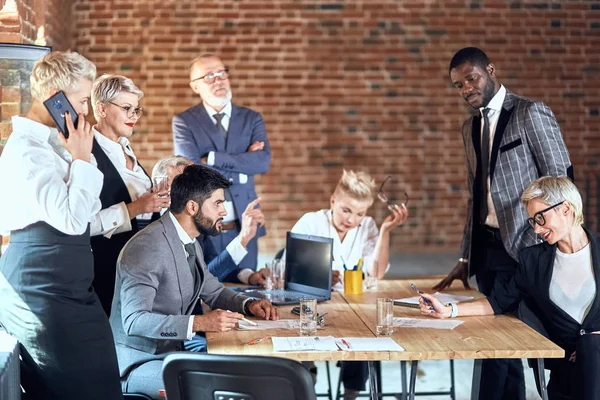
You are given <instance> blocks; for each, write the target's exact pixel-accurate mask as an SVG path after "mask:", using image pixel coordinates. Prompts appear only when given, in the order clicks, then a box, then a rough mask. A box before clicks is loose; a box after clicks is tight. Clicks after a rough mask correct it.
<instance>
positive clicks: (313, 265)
mask: <svg viewBox="0 0 600 400" xmlns="http://www.w3.org/2000/svg"><path fill="white" fill-rule="evenodd" d="M285 249H286V251H285V253H286V256H285V275H286V276H285V278H286V279H285V284H286V287H288V288H290V289H291V288H294V287H295V286H296V285H301V286H310V287H313V288H318V289H323V290H326V291H329V290H331V259H332V255H333V239H331V238H326V237H321V236H313V235H302V234H299V233H292V232H288V233H287V244H286V247H285ZM301 286H300V287H301ZM296 287H298V286H296Z"/></svg>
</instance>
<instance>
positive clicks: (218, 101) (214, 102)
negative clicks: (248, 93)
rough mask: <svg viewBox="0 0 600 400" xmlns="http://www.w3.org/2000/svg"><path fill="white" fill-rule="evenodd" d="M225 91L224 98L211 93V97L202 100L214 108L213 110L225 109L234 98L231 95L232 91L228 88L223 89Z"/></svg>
mask: <svg viewBox="0 0 600 400" xmlns="http://www.w3.org/2000/svg"><path fill="white" fill-rule="evenodd" d="M223 89H225V91H226V93H225V95H224V96H216V95H214V94H213V93H211V94H210V95H208V96H206V98H203V99H202V100H204V101H205V102H206V103H207V104H208V105H209V106H211V107H213V108H223V107H225V106H226V105H227V103H229V102H230V101H231V98H232V97H233V96H232V94H231V90H229V89H228V88H226V87H223Z"/></svg>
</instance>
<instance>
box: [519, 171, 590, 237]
mask: <svg viewBox="0 0 600 400" xmlns="http://www.w3.org/2000/svg"><path fill="white" fill-rule="evenodd" d="M534 199H540V200H542V201H543V202H544V203H546V204H548V205H549V206H553V205H554V204H558V203H560V202H561V201H566V202H568V203H569V204H571V207H573V217H574V221H573V224H574V225H582V224H583V202H582V201H581V194H580V193H579V190H577V186H575V184H574V183H573V182H571V180H570V179H569V178H567V177H566V176H559V177H556V176H543V177H541V178H538V179H536V180H535V181H533V182H531V183H530V184H529V186H527V188H525V191H524V192H523V195H522V196H521V202H522V203H523V205H524V206H525V207H527V204H528V203H529V202H530V201H532V200H534Z"/></svg>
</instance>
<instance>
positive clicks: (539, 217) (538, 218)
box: [527, 200, 564, 229]
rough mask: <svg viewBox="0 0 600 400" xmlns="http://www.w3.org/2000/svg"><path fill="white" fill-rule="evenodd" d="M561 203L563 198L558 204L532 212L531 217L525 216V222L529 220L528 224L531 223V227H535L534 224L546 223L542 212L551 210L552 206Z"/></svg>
mask: <svg viewBox="0 0 600 400" xmlns="http://www.w3.org/2000/svg"><path fill="white" fill-rule="evenodd" d="M562 203H564V200H563V201H561V202H560V203H558V204H555V205H553V206H550V207H548V208H544V209H543V210H542V211H538V212H536V213H535V214H533V218H527V222H529V225H531V227H532V228H533V229H535V225H536V224H538V225H539V226H544V225H546V218H545V217H544V213H545V212H548V211H550V210H552V209H553V208H556V207H558V206H560V205H561V204H562Z"/></svg>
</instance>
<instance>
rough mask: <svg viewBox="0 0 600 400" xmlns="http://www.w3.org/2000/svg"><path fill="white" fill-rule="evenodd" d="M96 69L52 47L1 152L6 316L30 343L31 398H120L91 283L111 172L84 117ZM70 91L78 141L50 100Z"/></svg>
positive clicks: (25, 355)
mask: <svg viewBox="0 0 600 400" xmlns="http://www.w3.org/2000/svg"><path fill="white" fill-rule="evenodd" d="M95 75H96V67H95V66H94V64H92V63H91V62H90V61H89V60H87V59H86V58H84V57H82V56H81V55H79V54H77V53H61V52H53V53H50V54H48V55H46V56H45V57H44V58H42V59H41V60H39V61H38V62H37V63H36V64H35V66H34V67H33V71H32V73H31V95H32V103H31V109H30V110H29V112H27V114H26V115H25V117H14V118H13V120H12V123H13V132H12V134H11V136H10V138H9V139H8V143H7V144H6V147H5V148H4V151H3V153H2V157H0V171H4V173H2V174H0V187H2V190H3V195H2V196H0V231H4V230H9V231H10V232H11V243H10V245H9V246H8V250H7V251H6V253H5V254H4V255H3V256H2V257H1V258H0V299H1V300H0V323H1V324H2V325H3V326H4V327H5V328H6V330H7V332H8V333H10V334H11V335H13V336H14V337H15V338H16V339H17V340H18V341H19V343H20V345H21V386H22V387H23V389H24V390H25V392H26V394H27V398H29V399H51V400H65V399H86V400H90V399H91V400H113V399H121V398H122V393H121V387H120V384H119V370H118V366H117V357H116V352H115V345H114V342H113V336H112V332H111V330H110V326H109V324H108V318H107V317H106V314H104V312H103V311H102V307H101V306H100V302H99V301H98V297H97V296H96V293H95V292H94V288H93V286H92V279H93V277H94V265H93V263H94V261H93V258H92V251H91V248H90V230H89V225H90V221H91V220H92V218H93V217H94V215H95V214H96V213H97V212H98V211H100V200H99V196H100V190H101V189H102V181H103V176H102V173H101V172H100V171H99V170H98V169H97V168H96V167H95V166H94V165H92V163H91V162H90V161H91V151H92V142H93V138H94V136H93V133H92V129H91V126H90V124H89V123H87V122H86V120H85V116H86V114H87V113H88V108H89V100H90V91H91V89H92V82H93V80H94V78H95ZM60 90H62V91H64V92H65V94H66V96H67V99H68V100H69V102H70V103H71V104H72V105H73V108H74V109H75V110H76V111H77V112H78V114H79V120H78V126H77V128H74V127H73V123H72V122H71V118H70V116H69V115H66V123H67V128H68V131H69V138H68V139H65V138H64V136H63V135H62V134H61V133H59V132H58V130H57V129H56V126H55V124H54V122H53V120H52V118H51V116H50V114H49V113H48V111H47V110H46V108H45V107H44V105H43V102H44V101H45V100H46V99H48V98H49V97H51V96H52V95H54V94H55V93H57V92H58V91H60Z"/></svg>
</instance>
